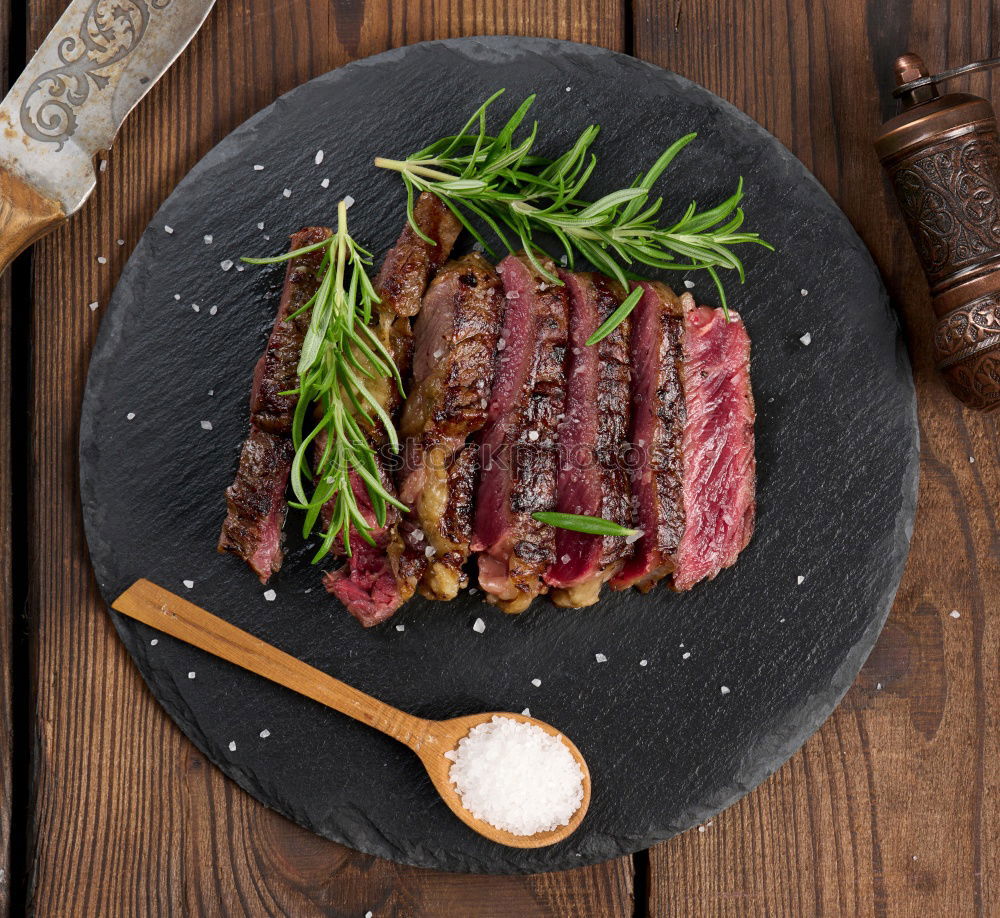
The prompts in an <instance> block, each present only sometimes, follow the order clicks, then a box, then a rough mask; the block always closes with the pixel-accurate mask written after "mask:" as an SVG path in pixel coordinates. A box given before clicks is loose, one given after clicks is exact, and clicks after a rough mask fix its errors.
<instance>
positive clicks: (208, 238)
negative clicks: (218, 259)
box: [201, 233, 215, 245]
mask: <svg viewBox="0 0 1000 918" xmlns="http://www.w3.org/2000/svg"><path fill="white" fill-rule="evenodd" d="M201 238H202V239H204V240H205V245H211V244H212V242H213V241H214V239H215V237H214V236H213V235H212V234H211V233H206V234H205V235H204V236H202V237H201Z"/></svg>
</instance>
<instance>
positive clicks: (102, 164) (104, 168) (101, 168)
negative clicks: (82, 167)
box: [98, 159, 108, 172]
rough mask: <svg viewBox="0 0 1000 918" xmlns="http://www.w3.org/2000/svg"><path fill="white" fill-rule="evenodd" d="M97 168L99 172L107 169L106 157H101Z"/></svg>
mask: <svg viewBox="0 0 1000 918" xmlns="http://www.w3.org/2000/svg"><path fill="white" fill-rule="evenodd" d="M98 168H100V170H101V172H107V171H108V161H107V160H106V159H102V160H101V165H100V166H99V167H98Z"/></svg>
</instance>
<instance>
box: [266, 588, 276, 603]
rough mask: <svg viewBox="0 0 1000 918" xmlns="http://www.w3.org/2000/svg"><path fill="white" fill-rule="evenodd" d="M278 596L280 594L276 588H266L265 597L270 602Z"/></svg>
mask: <svg viewBox="0 0 1000 918" xmlns="http://www.w3.org/2000/svg"><path fill="white" fill-rule="evenodd" d="M277 596H278V594H277V593H275V592H274V590H264V598H265V599H266V600H267V601H268V602H274V600H275V599H276V598H277Z"/></svg>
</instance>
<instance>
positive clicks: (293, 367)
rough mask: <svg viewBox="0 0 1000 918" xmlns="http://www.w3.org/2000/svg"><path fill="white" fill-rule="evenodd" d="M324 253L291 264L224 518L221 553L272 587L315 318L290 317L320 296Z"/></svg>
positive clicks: (324, 233) (295, 241)
mask: <svg viewBox="0 0 1000 918" xmlns="http://www.w3.org/2000/svg"><path fill="white" fill-rule="evenodd" d="M329 237H330V230H329V229H327V228H325V227H308V228H306V229H303V230H300V231H299V232H298V233H296V234H295V235H293V236H292V239H291V249H292V250H294V249H301V248H305V247H306V246H308V245H312V244H314V243H317V242H322V241H323V240H324V239H328V238H329ZM322 258H323V252H322V250H317V251H314V252H307V253H306V254H304V255H299V256H297V257H296V258H293V259H292V260H291V261H289V262H288V265H287V268H286V270H285V282H284V286H283V288H282V292H281V300H280V302H279V304H278V312H277V315H276V317H275V320H274V326H273V327H272V329H271V334H270V337H269V338H268V341H267V346H266V347H265V349H264V353H263V354H262V355H261V357H260V359H259V360H258V361H257V365H256V367H255V368H254V375H253V384H252V387H251V391H250V434H249V436H248V437H247V439H246V441H245V442H244V444H243V449H242V451H241V453H240V461H239V466H238V468H237V472H236V478H235V480H234V481H233V483H232V485H230V486H229V488H227V489H226V507H227V512H226V519H225V521H224V522H223V524H222V532H221V533H220V535H219V545H218V550H219V551H220V552H229V553H231V554H234V555H237V556H238V557H240V558H242V559H243V560H244V561H245V562H246V563H247V564H248V565H249V566H250V568H251V570H253V572H254V573H255V574H256V575H257V576H258V577H259V578H260V581H261V583H267V581H268V579H269V578H270V576H271V574H273V573H276V572H277V571H278V570H279V569H280V567H281V562H282V560H283V558H284V553H283V549H282V527H283V526H284V522H285V515H286V512H287V506H286V503H285V488H286V486H287V484H288V473H289V470H290V468H291V463H292V458H293V455H294V450H293V449H292V443H291V429H292V415H293V414H294V412H295V405H296V403H297V402H298V396H297V395H287V394H282V393H286V392H287V391H288V390H290V389H295V388H296V387H297V386H298V375H297V368H298V363H299V356H300V354H301V351H302V340H303V338H304V337H305V333H306V330H307V329H308V327H309V318H310V316H309V312H308V311H306V312H305V313H303V314H302V315H299V316H296V317H295V318H289V316H291V315H292V314H293V313H295V312H296V311H298V310H299V309H300V308H301V307H302V306H304V305H305V304H306V303H307V302H308V301H309V300H310V299H311V297H312V296H313V295H314V294H315V293H316V290H317V289H318V287H319V280H318V279H317V277H316V271H317V269H318V268H319V264H320V261H321V260H322Z"/></svg>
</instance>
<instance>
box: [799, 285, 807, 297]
mask: <svg viewBox="0 0 1000 918" xmlns="http://www.w3.org/2000/svg"><path fill="white" fill-rule="evenodd" d="M799 293H801V294H802V295H803V296H809V291H808V290H806V288H805V287H803V288H802V289H801V290H800V291H799Z"/></svg>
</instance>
